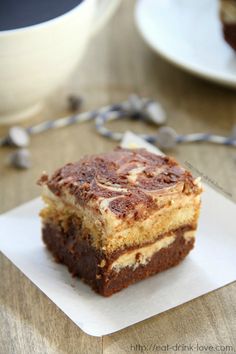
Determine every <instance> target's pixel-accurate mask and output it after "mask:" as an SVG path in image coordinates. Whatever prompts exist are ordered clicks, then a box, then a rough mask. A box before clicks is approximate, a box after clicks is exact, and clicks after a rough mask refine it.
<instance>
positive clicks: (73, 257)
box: [43, 222, 194, 296]
mask: <svg viewBox="0 0 236 354" xmlns="http://www.w3.org/2000/svg"><path fill="white" fill-rule="evenodd" d="M191 228H192V227H191V226H185V227H181V228H179V229H178V230H175V232H174V234H175V239H174V240H173V242H171V243H170V245H169V246H168V247H164V248H161V249H160V250H159V251H158V252H156V253H154V254H153V255H152V257H151V258H150V260H149V261H148V262H147V263H145V264H139V265H138V266H136V267H130V266H126V267H124V268H121V269H119V271H117V269H114V268H112V264H114V261H116V260H117V259H118V258H119V257H120V256H121V255H124V254H125V251H124V250H121V251H120V252H117V251H116V252H115V253H113V254H112V255H110V257H109V258H107V257H105V256H104V254H103V253H102V251H99V250H97V249H95V248H93V247H92V246H91V237H90V235H89V234H86V233H82V234H81V230H79V229H78V225H74V223H73V222H71V224H70V225H69V226H68V228H67V231H63V229H62V228H61V227H59V226H58V225H55V224H53V223H52V222H48V223H46V224H44V227H43V240H44V242H45V244H46V245H47V247H48V249H49V250H50V251H51V252H52V254H53V256H54V258H55V260H56V261H58V262H60V263H63V264H65V265H67V267H68V269H69V271H70V272H71V273H72V274H73V275H74V276H78V277H80V278H81V279H83V280H84V281H85V282H86V283H88V284H89V285H90V286H91V287H92V288H93V289H94V290H95V291H96V292H98V293H99V294H101V295H103V296H110V295H112V294H114V293H116V292H118V291H120V290H122V289H123V288H126V287H127V286H129V285H130V284H133V283H135V282H137V281H139V280H141V279H144V278H147V277H149V276H151V275H154V274H156V273H159V272H161V271H163V270H165V269H168V268H170V267H172V266H175V265H176V264H178V263H179V262H180V261H181V260H182V259H183V258H184V257H185V256H186V255H187V254H188V253H189V251H190V250H191V249H192V248H193V245H194V238H193V237H190V238H188V239H187V238H185V237H184V236H185V234H189V230H191ZM164 237H165V236H164V235H163V238H164ZM133 249H135V248H133ZM136 249H137V257H138V255H139V253H138V248H136ZM130 250H131V248H129V250H127V251H130Z"/></svg>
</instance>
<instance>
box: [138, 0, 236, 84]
mask: <svg viewBox="0 0 236 354" xmlns="http://www.w3.org/2000/svg"><path fill="white" fill-rule="evenodd" d="M135 18H136V23H137V26H138V29H139V31H140V33H141V35H142V36H143V38H144V39H145V41H146V42H147V43H148V44H149V45H150V46H151V47H152V48H153V49H154V50H155V51H156V52H157V53H159V54H160V55H161V56H163V57H164V58H165V59H167V60H169V61H170V62H172V63H173V64H176V65H177V66H179V67H180V68H182V69H185V70H187V71H188V72H190V73H192V74H195V75H197V76H200V77H202V78H205V79H208V80H211V81H214V82H217V83H220V84H224V85H227V86H231V87H236V54H235V53H234V51H233V50H232V49H231V48H230V46H228V44H227V43H226V42H225V41H224V39H223V35H222V29H221V23H220V19H219V1H218V0H139V1H138V2H137V6H136V11H135Z"/></svg>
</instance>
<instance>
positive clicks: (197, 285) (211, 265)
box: [0, 133, 236, 336]
mask: <svg viewBox="0 0 236 354" xmlns="http://www.w3.org/2000/svg"><path fill="white" fill-rule="evenodd" d="M122 146H123V147H126V148H129V147H134V146H136V147H145V148H147V149H149V150H150V151H152V152H154V153H155V152H156V153H158V150H157V149H156V148H155V147H154V146H152V145H150V144H148V143H146V142H144V141H143V140H142V139H140V138H139V137H137V136H135V135H133V134H131V133H127V134H126V136H125V138H124V140H123V142H122ZM202 199H203V200H202V210H201V216H200V223H199V229H198V232H197V241H196V246H195V248H194V250H193V251H192V252H191V253H190V254H189V256H188V257H187V258H186V259H185V260H184V261H183V262H182V263H181V264H180V265H178V266H176V267H174V268H172V269H169V270H167V271H165V272H162V273H160V274H158V275H156V276H153V277H151V278H149V279H146V280H143V281H141V282H140V283H137V284H135V285H132V286H130V287H129V288H127V289H125V290H122V291H121V292H120V293H117V294H115V295H113V296H112V297H109V298H104V297H102V296H100V295H98V294H96V293H94V292H93V291H92V290H91V289H90V288H89V286H87V285H85V284H83V283H82V282H81V281H80V280H79V279H77V278H72V277H71V275H70V274H69V272H68V270H67V268H66V267H65V266H63V265H59V264H57V263H55V262H54V261H53V259H52V257H51V255H50V254H49V252H47V251H46V248H45V247H44V245H43V242H42V240H41V225H40V220H39V216H38V213H39V210H40V208H41V207H42V202H41V201H40V200H39V198H38V199H35V200H34V201H31V202H29V203H27V204H24V205H22V206H20V207H19V208H17V209H14V210H12V211H10V212H8V213H6V214H4V215H2V216H0V230H1V232H0V251H2V252H3V253H4V254H5V255H6V256H7V257H8V258H9V259H10V260H11V261H12V262H13V263H14V264H15V265H16V266H17V267H18V268H19V269H20V270H21V271H22V272H23V273H24V274H25V275H26V276H27V277H28V278H29V279H30V280H31V281H32V282H33V283H34V284H36V285H37V286H38V288H39V289H41V290H42V291H43V292H44V293H45V294H46V295H47V296H48V297H49V298H50V299H51V300H52V301H53V302H54V303H55V304H56V305H57V306H58V307H59V308H60V309H61V310H62V311H63V312H64V313H65V314H66V315H67V316H68V317H69V318H70V319H71V320H72V321H74V322H75V323H76V324H77V325H78V326H79V327H80V328H81V329H82V330H83V331H85V332H86V333H88V334H90V335H93V336H102V335H106V334H109V333H112V332H115V331H118V330H120V329H122V328H125V327H128V326H130V325H132V324H134V323H137V322H140V321H143V320H145V319H146V318H149V317H151V316H154V315H157V314H159V313H161V312H163V311H166V310H169V309H171V308H173V307H175V306H178V305H180V304H183V303H185V302H187V301H189V300H191V299H194V298H196V297H198V296H200V295H203V294H205V293H207V292H209V291H212V290H214V289H217V288H219V287H221V286H223V285H226V284H228V283H230V282H232V281H234V280H235V278H236V257H235V249H236V238H235V227H234V222H233V221H232V220H234V218H235V211H236V206H235V204H233V203H232V202H231V201H229V200H228V199H226V198H224V197H223V196H221V195H220V194H219V193H217V192H215V191H214V190H213V189H211V188H210V187H208V186H205V192H204V193H203V198H202ZM12 289H14V284H12ZM35 306H37V304H35Z"/></svg>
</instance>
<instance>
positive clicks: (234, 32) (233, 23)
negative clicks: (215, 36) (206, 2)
mask: <svg viewBox="0 0 236 354" xmlns="http://www.w3.org/2000/svg"><path fill="white" fill-rule="evenodd" d="M220 17H221V22H222V25H223V34H224V39H225V40H226V42H227V43H228V44H229V45H230V46H231V47H232V48H233V49H234V50H236V0H220Z"/></svg>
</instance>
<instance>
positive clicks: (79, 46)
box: [0, 0, 120, 124]
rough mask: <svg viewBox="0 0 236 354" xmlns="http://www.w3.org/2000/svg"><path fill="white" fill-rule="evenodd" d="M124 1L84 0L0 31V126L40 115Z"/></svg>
mask: <svg viewBox="0 0 236 354" xmlns="http://www.w3.org/2000/svg"><path fill="white" fill-rule="evenodd" d="M119 2H120V0H112V1H110V0H84V1H83V2H82V3H80V4H79V5H78V6H76V7H75V8H74V9H72V10H70V11H69V12H67V13H65V14H64V15H61V16H59V17H57V18H54V19H52V20H50V21H46V22H43V23H40V24H37V25H33V26H29V27H24V28H19V29H13V30H8V31H0V124H5V123H7V124H10V123H13V122H16V121H19V120H21V119H25V118H28V117H29V116H31V115H33V114H35V113H36V112H37V111H38V110H39V109H40V107H41V105H42V102H43V101H44V99H45V98H46V97H47V96H48V95H50V94H51V93H53V91H54V90H56V89H57V88H58V87H60V86H62V85H63V83H64V82H65V81H66V80H67V79H68V77H69V76H70V75H71V73H72V72H73V70H74V69H75V67H76V65H77V64H78V62H79V60H81V58H82V56H83V54H84V51H85V49H86V47H87V44H88V42H89V39H90V38H91V36H92V35H94V34H95V33H97V31H98V30H99V29H100V28H101V27H102V25H103V24H104V23H105V22H106V20H107V19H108V18H109V17H110V16H111V15H112V14H113V13H114V11H115V10H116V8H117V6H118V4H119Z"/></svg>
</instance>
